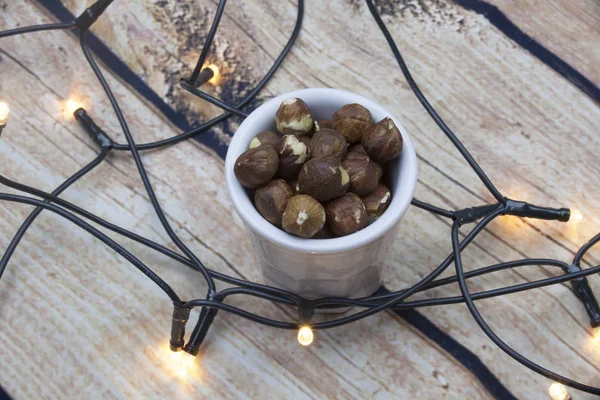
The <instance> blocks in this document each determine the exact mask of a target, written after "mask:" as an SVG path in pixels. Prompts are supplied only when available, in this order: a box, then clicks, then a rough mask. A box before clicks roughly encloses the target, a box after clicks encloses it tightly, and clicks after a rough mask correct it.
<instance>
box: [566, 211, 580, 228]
mask: <svg viewBox="0 0 600 400" xmlns="http://www.w3.org/2000/svg"><path fill="white" fill-rule="evenodd" d="M581 221H583V214H582V213H581V211H579V210H577V209H573V210H572V211H571V218H570V219H569V222H572V223H573V224H575V225H577V224H578V223H580V222H581Z"/></svg>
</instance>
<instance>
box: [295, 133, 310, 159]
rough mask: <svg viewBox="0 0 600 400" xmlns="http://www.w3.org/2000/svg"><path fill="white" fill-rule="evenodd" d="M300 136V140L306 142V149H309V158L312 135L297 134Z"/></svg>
mask: <svg viewBox="0 0 600 400" xmlns="http://www.w3.org/2000/svg"><path fill="white" fill-rule="evenodd" d="M296 137H297V138H298V140H299V141H301V142H302V143H304V145H305V146H306V149H307V150H308V157H307V160H308V159H309V158H310V147H309V146H310V141H311V139H312V137H311V136H308V135H303V136H296Z"/></svg>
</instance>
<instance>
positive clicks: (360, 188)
mask: <svg viewBox="0 0 600 400" xmlns="http://www.w3.org/2000/svg"><path fill="white" fill-rule="evenodd" d="M342 166H343V167H344V168H345V169H346V171H348V175H349V176H350V187H349V189H348V190H349V191H351V192H353V193H356V194H357V195H359V196H364V195H366V194H368V193H371V192H372V191H373V190H375V188H376V187H377V183H379V179H380V178H381V174H382V172H383V171H382V169H381V167H380V166H379V164H377V163H376V162H374V161H373V160H371V159H370V158H369V156H368V155H366V154H362V153H360V152H358V151H353V152H351V153H348V155H347V156H346V159H345V160H344V162H343V163H342Z"/></svg>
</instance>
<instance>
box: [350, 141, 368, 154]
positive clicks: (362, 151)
mask: <svg viewBox="0 0 600 400" xmlns="http://www.w3.org/2000/svg"><path fill="white" fill-rule="evenodd" d="M350 153H360V154H364V155H367V152H366V151H365V148H364V147H363V145H362V143H356V144H353V145H352V146H350V147H348V154H350Z"/></svg>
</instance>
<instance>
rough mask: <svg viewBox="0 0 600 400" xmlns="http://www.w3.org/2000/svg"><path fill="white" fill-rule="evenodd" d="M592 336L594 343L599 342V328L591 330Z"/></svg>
mask: <svg viewBox="0 0 600 400" xmlns="http://www.w3.org/2000/svg"><path fill="white" fill-rule="evenodd" d="M592 336H593V337H594V339H596V341H598V342H600V326H597V327H595V328H592Z"/></svg>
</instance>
